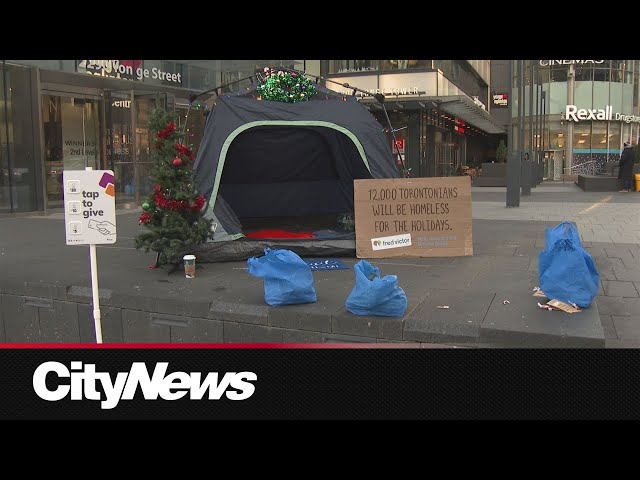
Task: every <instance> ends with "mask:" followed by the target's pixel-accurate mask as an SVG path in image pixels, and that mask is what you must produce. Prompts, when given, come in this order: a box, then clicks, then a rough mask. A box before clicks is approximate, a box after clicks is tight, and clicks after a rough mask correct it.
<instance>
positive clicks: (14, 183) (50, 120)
mask: <svg viewBox="0 0 640 480" xmlns="http://www.w3.org/2000/svg"><path fill="white" fill-rule="evenodd" d="M306 62H307V61H294V60H1V61H0V214H3V213H20V212H34V211H48V210H51V209H57V208H61V207H62V205H63V199H62V188H61V181H62V172H63V171H64V170H65V169H84V168H85V167H88V166H89V167H93V168H94V169H112V170H114V172H115V175H116V179H117V181H116V188H117V195H116V200H117V203H118V206H119V207H121V208H126V207H130V206H133V207H137V206H138V205H139V204H140V202H141V199H142V198H144V197H145V196H146V195H147V194H148V193H149V192H150V182H149V171H150V169H151V167H152V163H151V157H150V143H149V131H148V128H147V124H148V119H149V114H150V112H151V110H152V109H153V108H154V107H155V106H156V105H158V106H163V107H164V108H167V109H169V110H171V111H174V112H175V113H176V114H177V118H178V127H179V128H184V129H185V131H186V132H187V134H188V137H187V138H188V143H189V144H190V145H191V146H192V148H193V149H194V150H197V147H198V143H199V139H200V137H201V134H202V129H203V125H204V107H205V104H204V101H202V102H199V101H196V102H194V104H193V106H192V108H191V110H189V116H188V117H187V111H188V109H189V100H188V99H189V96H190V95H191V94H194V93H201V92H203V91H206V90H208V89H211V88H214V87H217V86H220V85H228V86H227V87H224V88H223V89H221V91H222V92H225V91H233V90H237V89H239V88H242V83H241V82H240V83H234V82H236V81H237V80H239V79H242V78H244V77H247V76H250V75H252V74H254V73H255V71H256V69H259V68H262V67H264V66H280V65H282V66H289V67H291V66H293V67H295V68H307V64H306ZM310 62H311V61H310ZM316 62H318V64H319V61H316ZM309 67H311V68H313V65H312V64H309ZM316 70H317V71H318V72H319V67H318V68H317V69H316ZM203 98H204V97H203Z"/></svg>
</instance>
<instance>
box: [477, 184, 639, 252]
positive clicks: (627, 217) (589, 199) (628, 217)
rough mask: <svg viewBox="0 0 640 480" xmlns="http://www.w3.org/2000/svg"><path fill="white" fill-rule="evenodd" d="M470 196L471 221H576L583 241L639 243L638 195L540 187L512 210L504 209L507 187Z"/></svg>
mask: <svg viewBox="0 0 640 480" xmlns="http://www.w3.org/2000/svg"><path fill="white" fill-rule="evenodd" d="M472 195H473V200H474V201H473V218H477V219H485V220H519V221H540V222H561V221H565V220H566V221H571V222H575V224H576V226H577V227H578V230H579V231H580V236H581V238H582V240H583V241H588V242H603V243H627V244H635V245H638V244H640V193H636V192H631V193H618V192H616V193H608V192H605V193H594V192H588V193H587V192H583V191H582V190H581V189H580V188H579V187H578V186H577V185H575V184H570V183H567V184H563V183H557V184H553V183H552V184H542V185H539V186H538V187H536V188H533V189H532V190H531V196H527V197H522V196H521V198H520V206H519V207H515V208H506V188H501V187H474V188H473V193H472ZM497 197H502V198H501V199H500V200H497Z"/></svg>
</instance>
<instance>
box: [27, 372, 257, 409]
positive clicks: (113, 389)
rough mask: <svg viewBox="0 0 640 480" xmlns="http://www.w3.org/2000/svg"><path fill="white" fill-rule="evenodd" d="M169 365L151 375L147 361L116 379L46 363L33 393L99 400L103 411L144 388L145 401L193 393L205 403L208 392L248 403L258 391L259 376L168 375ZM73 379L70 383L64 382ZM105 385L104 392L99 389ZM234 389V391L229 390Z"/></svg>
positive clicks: (48, 397)
mask: <svg viewBox="0 0 640 480" xmlns="http://www.w3.org/2000/svg"><path fill="white" fill-rule="evenodd" d="M168 367H169V363H168V362H158V363H157V364H156V366H155V368H154V370H153V374H152V375H149V371H148V370H147V365H146V364H145V363H144V362H133V363H132V364H131V368H130V369H129V371H128V372H118V373H117V374H116V376H115V380H113V379H112V377H111V374H110V373H109V372H96V366H95V364H92V363H87V364H84V365H83V364H82V362H71V368H70V369H69V368H67V366H66V365H64V364H62V363H59V362H45V363H43V364H41V365H40V366H39V367H38V368H36V370H35V372H33V390H34V391H35V392H36V395H38V396H39V397H40V398H42V399H43V400H47V401H49V402H57V401H59V400H62V399H64V398H66V397H67V396H69V394H71V400H85V399H86V400H97V401H100V408H101V409H103V410H109V409H112V408H115V407H117V406H118V403H119V402H120V400H132V399H133V397H134V396H135V394H136V391H137V390H138V387H140V390H141V391H142V394H143V396H144V399H145V400H157V399H158V397H160V398H161V399H162V400H167V401H171V400H178V399H180V398H183V397H184V396H186V395H187V394H189V399H190V400H202V399H203V398H204V397H205V394H206V393H207V392H208V397H207V398H208V399H209V400H220V398H221V397H222V395H223V394H225V395H226V397H227V398H228V399H229V400H246V399H247V398H249V397H250V396H251V395H253V393H254V392H255V385H253V384H252V383H251V382H255V381H256V380H257V379H258V376H257V375H256V374H255V373H253V372H226V373H225V374H224V375H223V376H222V378H221V379H220V380H218V379H219V377H220V374H219V373H218V372H209V373H208V374H207V376H206V377H204V379H202V378H201V377H202V373H201V372H190V373H187V372H172V373H170V374H168V375H167V368H168ZM49 374H55V375H57V377H58V378H57V379H56V381H55V382H51V381H50V382H49V385H47V381H46V380H47V375H49ZM63 378H69V379H70V381H69V382H66V381H65V382H63V381H62V380H61V379H63ZM98 382H99V383H100V384H101V385H102V390H103V393H101V392H99V391H98V390H96V384H97V383H98ZM230 388H231V390H229V389H230Z"/></svg>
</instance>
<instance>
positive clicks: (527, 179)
mask: <svg viewBox="0 0 640 480" xmlns="http://www.w3.org/2000/svg"><path fill="white" fill-rule="evenodd" d="M528 72H529V111H528V112H527V111H525V108H524V105H523V108H522V110H523V115H522V119H523V122H522V123H523V132H524V117H525V115H524V114H525V113H527V116H526V117H527V123H528V124H529V131H528V132H527V133H528V137H529V148H528V149H526V150H525V151H526V152H527V153H528V154H529V160H527V161H525V160H524V158H523V160H522V170H523V172H522V195H523V196H528V195H531V186H532V184H533V182H532V178H531V177H532V175H531V163H532V158H531V152H532V150H533V61H532V60H529V68H528ZM523 82H524V80H523ZM523 87H524V83H523ZM522 93H523V95H522V97H523V99H524V98H525V90H524V88H523V92H522ZM523 140H524V138H523ZM522 145H523V146H524V141H523V142H522ZM523 155H524V154H523Z"/></svg>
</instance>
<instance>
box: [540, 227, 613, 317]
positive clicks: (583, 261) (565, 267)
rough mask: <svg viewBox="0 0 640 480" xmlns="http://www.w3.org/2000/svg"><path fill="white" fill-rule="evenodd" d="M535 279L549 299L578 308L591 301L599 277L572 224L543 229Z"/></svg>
mask: <svg viewBox="0 0 640 480" xmlns="http://www.w3.org/2000/svg"><path fill="white" fill-rule="evenodd" d="M538 277H539V280H540V289H541V290H542V291H543V292H544V294H545V296H546V297H547V298H549V299H551V300H560V301H562V302H565V303H575V304H576V305H578V306H579V307H580V308H588V307H589V306H590V305H591V302H593V299H594V298H595V296H596V294H597V293H598V286H599V284H600V275H599V274H598V269H597V268H596V264H595V262H594V261H593V258H591V255H589V253H588V252H587V251H586V250H585V249H584V247H583V246H582V243H581V242H580V235H579V234H578V229H577V228H576V226H575V225H574V224H573V223H570V222H562V223H561V224H559V225H558V226H556V227H554V228H553V229H551V228H547V229H546V232H545V245H544V250H542V251H541V252H540V254H539V256H538Z"/></svg>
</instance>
